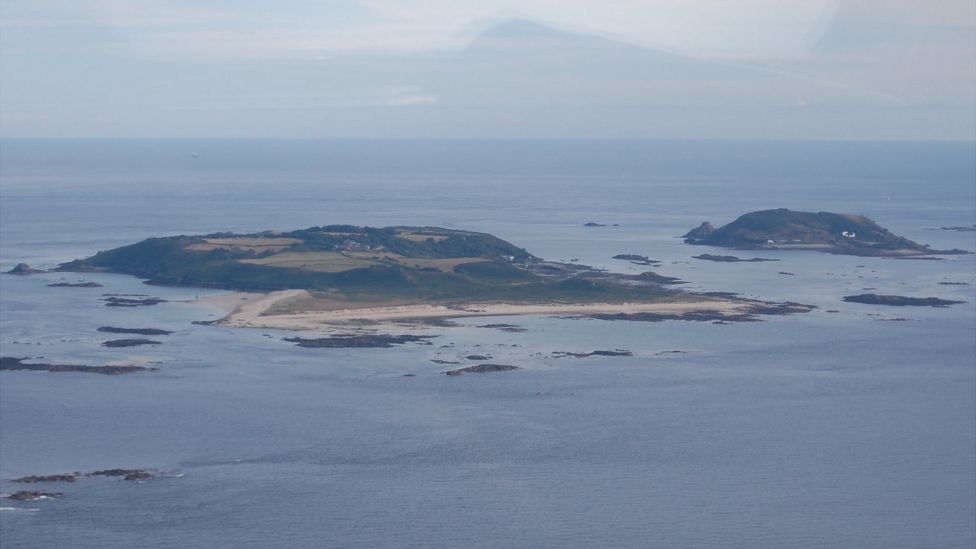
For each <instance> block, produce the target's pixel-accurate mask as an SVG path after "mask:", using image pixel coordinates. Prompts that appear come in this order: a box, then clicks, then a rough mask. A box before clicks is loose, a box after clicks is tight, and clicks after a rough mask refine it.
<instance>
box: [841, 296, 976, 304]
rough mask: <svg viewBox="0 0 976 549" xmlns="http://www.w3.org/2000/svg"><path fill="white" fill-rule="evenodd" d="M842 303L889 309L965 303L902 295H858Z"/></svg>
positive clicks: (845, 297)
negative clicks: (880, 306) (887, 307)
mask: <svg viewBox="0 0 976 549" xmlns="http://www.w3.org/2000/svg"><path fill="white" fill-rule="evenodd" d="M844 301H847V302H850V303H863V304H865V305H887V306H889V307H948V306H949V305H957V304H960V303H965V301H953V300H950V299H940V298H937V297H906V296H903V295H878V294H860V295H848V296H844Z"/></svg>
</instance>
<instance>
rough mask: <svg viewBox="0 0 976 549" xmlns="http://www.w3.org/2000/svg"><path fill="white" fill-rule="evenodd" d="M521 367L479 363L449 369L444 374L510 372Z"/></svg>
mask: <svg viewBox="0 0 976 549" xmlns="http://www.w3.org/2000/svg"><path fill="white" fill-rule="evenodd" d="M519 369H520V368H519V367H518V366H509V365H507V364H478V365H477V366H468V367H467V368H458V369H457V370H448V371H446V372H444V375H448V376H460V375H463V374H487V373H491V372H508V371H510V370H519Z"/></svg>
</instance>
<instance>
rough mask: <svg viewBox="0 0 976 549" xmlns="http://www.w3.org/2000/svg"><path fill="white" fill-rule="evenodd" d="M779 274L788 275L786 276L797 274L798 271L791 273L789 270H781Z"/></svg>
mask: <svg viewBox="0 0 976 549" xmlns="http://www.w3.org/2000/svg"><path fill="white" fill-rule="evenodd" d="M779 274H781V275H786V276H796V273H791V272H788V271H780V272H779Z"/></svg>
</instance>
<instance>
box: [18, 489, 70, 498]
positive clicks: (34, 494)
mask: <svg viewBox="0 0 976 549" xmlns="http://www.w3.org/2000/svg"><path fill="white" fill-rule="evenodd" d="M63 495H64V494H63V493H61V492H38V491H35V490H21V491H19V492H14V493H12V494H10V495H9V496H7V499H12V500H14V501H37V500H39V499H50V498H59V497H61V496H63Z"/></svg>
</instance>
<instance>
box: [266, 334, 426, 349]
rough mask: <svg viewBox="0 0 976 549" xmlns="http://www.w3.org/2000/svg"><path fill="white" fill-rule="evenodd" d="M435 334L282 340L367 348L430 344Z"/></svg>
mask: <svg viewBox="0 0 976 549" xmlns="http://www.w3.org/2000/svg"><path fill="white" fill-rule="evenodd" d="M434 337H437V336H416V335H388V334H365V335H357V334H348V335H337V336H332V337H320V338H304V337H286V338H284V341H287V342H289V343H294V344H296V345H298V346H299V347H313V348H323V349H368V348H389V347H393V346H394V345H403V344H405V343H419V344H422V345H431V343H430V341H428V340H429V339H432V338H434Z"/></svg>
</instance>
